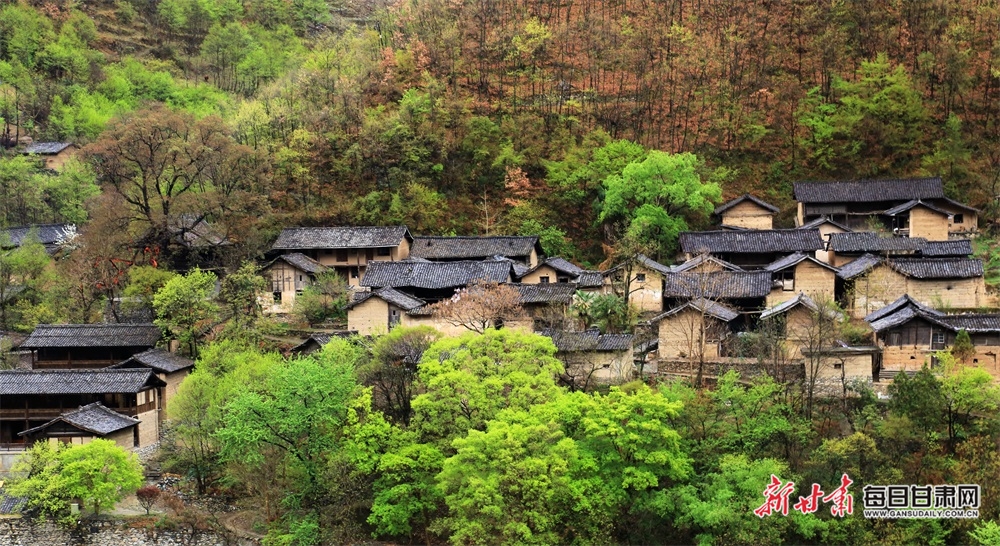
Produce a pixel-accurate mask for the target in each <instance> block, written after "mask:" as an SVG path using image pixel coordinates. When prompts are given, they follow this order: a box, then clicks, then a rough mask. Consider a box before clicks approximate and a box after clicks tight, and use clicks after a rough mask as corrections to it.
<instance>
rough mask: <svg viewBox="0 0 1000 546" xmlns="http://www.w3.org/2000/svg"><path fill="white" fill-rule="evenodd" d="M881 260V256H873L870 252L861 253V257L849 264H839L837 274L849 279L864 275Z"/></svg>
mask: <svg viewBox="0 0 1000 546" xmlns="http://www.w3.org/2000/svg"><path fill="white" fill-rule="evenodd" d="M881 262H882V258H879V257H878V256H874V255H872V254H862V255H861V257H859V258H858V259H856V260H854V261H852V262H851V263H849V264H845V265H842V266H840V272H839V273H837V275H838V276H839V277H840V278H841V279H844V280H848V281H849V280H851V279H853V278H855V277H857V276H859V275H864V274H865V273H867V272H868V271H869V270H871V268H873V267H875V266H876V265H878V264H880V263H881Z"/></svg>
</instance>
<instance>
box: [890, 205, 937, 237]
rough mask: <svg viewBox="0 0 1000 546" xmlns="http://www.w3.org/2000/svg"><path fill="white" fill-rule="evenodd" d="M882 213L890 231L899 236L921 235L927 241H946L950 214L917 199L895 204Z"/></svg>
mask: <svg viewBox="0 0 1000 546" xmlns="http://www.w3.org/2000/svg"><path fill="white" fill-rule="evenodd" d="M882 214H884V215H885V216H886V217H887V218H888V221H887V222H886V224H887V225H888V226H889V228H890V229H891V230H892V233H893V234H895V235H899V236H900V237H922V238H924V239H927V240H928V241H947V240H948V228H949V222H950V221H951V217H952V215H951V214H950V213H948V212H945V211H943V210H941V209H939V208H937V207H935V206H934V205H931V204H930V203H924V202H923V201H921V200H919V199H914V200H912V201H907V202H906V203H903V204H902V205H898V206H895V207H893V208H891V209H889V210H887V211H885V212H884V213H882Z"/></svg>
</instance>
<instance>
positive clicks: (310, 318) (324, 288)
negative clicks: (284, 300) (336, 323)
mask: <svg viewBox="0 0 1000 546" xmlns="http://www.w3.org/2000/svg"><path fill="white" fill-rule="evenodd" d="M347 288H348V287H347V281H346V280H345V279H344V277H343V276H342V275H340V274H339V273H337V272H336V271H334V270H333V269H330V270H327V271H324V272H323V273H320V274H319V275H316V278H315V279H314V280H313V281H312V282H310V283H309V284H308V285H307V286H306V287H305V288H303V289H302V293H301V294H298V295H296V296H295V307H294V309H292V313H293V314H294V315H295V316H296V317H298V318H300V319H301V320H303V321H305V322H308V323H309V324H321V323H324V322H329V321H331V320H336V319H343V318H345V316H346V312H345V310H344V308H345V306H346V305H347V298H348V296H349V295H350V292H349V291H348V289H347Z"/></svg>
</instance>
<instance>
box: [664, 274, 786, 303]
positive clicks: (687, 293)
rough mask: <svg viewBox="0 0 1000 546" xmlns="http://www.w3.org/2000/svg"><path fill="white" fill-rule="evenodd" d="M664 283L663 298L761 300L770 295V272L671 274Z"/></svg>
mask: <svg viewBox="0 0 1000 546" xmlns="http://www.w3.org/2000/svg"><path fill="white" fill-rule="evenodd" d="M664 280H665V282H664V286H663V296H664V297H666V298H702V297H704V298H708V299H744V298H763V297H765V296H767V295H768V293H770V292H771V272H770V271H717V272H712V273H692V272H685V273H671V274H670V275H666V276H665V279H664Z"/></svg>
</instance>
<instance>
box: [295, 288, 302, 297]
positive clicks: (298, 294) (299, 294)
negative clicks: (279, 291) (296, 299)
mask: <svg viewBox="0 0 1000 546" xmlns="http://www.w3.org/2000/svg"><path fill="white" fill-rule="evenodd" d="M295 295H296V296H301V295H302V289H301V288H299V289H298V290H296V291H295Z"/></svg>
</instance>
